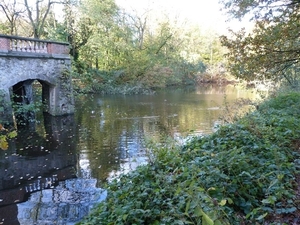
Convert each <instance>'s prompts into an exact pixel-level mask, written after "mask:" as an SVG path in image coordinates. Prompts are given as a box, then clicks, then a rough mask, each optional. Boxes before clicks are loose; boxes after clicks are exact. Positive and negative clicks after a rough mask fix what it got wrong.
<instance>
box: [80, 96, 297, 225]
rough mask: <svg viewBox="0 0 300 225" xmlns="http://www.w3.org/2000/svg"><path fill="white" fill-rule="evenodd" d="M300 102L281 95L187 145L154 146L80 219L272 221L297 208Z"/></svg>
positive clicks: (121, 221)
mask: <svg viewBox="0 0 300 225" xmlns="http://www.w3.org/2000/svg"><path fill="white" fill-rule="evenodd" d="M299 104H300V94H299V93H289V94H281V95H280V96H277V97H276V98H274V99H270V100H268V101H266V102H264V103H263V104H261V105H260V106H259V108H258V110H257V111H254V112H253V113H249V114H248V115H247V116H245V117H243V118H241V119H240V120H238V121H237V122H236V123H234V124H230V125H227V126H224V127H221V128H220V129H219V130H218V131H217V132H215V133H214V134H212V135H210V136H207V137H204V138H194V139H193V140H191V141H190V142H189V143H187V144H186V145H185V146H184V147H183V148H179V147H177V148H176V147H172V148H169V147H168V146H163V147H160V148H159V149H155V150H154V151H153V152H152V154H153V155H154V160H150V163H149V164H148V165H146V166H141V167H139V168H138V169H137V170H136V171H133V172H131V173H129V174H127V175H123V176H121V177H120V178H119V179H118V180H114V181H113V182H111V183H110V184H108V186H107V189H108V193H109V194H108V198H107V200H106V201H104V202H102V203H101V204H100V205H99V206H98V207H97V208H96V209H95V210H94V211H93V213H92V214H91V215H90V216H89V217H87V218H86V219H84V220H83V221H82V222H81V223H80V224H106V225H107V224H118V225H121V224H128V225H129V224H203V225H207V224H209V225H212V224H217V225H218V224H222V225H224V224H270V223H272V222H273V224H275V222H276V219H278V218H280V217H282V216H283V215H288V214H292V213H294V212H295V211H296V210H297V208H296V203H297V201H296V195H295V190H296V186H297V185H298V184H297V183H296V181H295V175H296V171H297V169H299V163H300V156H299V152H298V150H299V146H300V129H299V124H300V108H299ZM278 221H280V219H279V220H278ZM278 221H277V222H278ZM285 222H287V221H285ZM278 223H279V222H278ZM278 223H276V224H278Z"/></svg>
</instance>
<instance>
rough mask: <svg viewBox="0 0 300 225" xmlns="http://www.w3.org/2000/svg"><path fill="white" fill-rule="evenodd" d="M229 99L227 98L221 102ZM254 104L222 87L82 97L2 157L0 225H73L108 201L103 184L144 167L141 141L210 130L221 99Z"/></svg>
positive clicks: (25, 133) (25, 132)
mask: <svg viewBox="0 0 300 225" xmlns="http://www.w3.org/2000/svg"><path fill="white" fill-rule="evenodd" d="M225 96H226V98H225ZM240 97H243V98H251V99H253V98H254V93H252V92H251V91H247V90H239V89H236V88H234V87H231V86H227V87H211V86H209V87H199V88H191V89H182V90H171V91H161V92H158V93H157V94H155V95H151V96H101V95H93V96H82V97H80V98H78V99H77V102H76V110H77V111H76V113H75V116H63V117H51V116H49V115H45V116H44V117H43V119H41V122H40V123H37V124H35V126H34V128H35V129H30V130H29V129H26V128H25V129H21V128H20V129H19V130H18V136H17V139H16V140H14V141H12V142H11V143H10V148H9V150H7V151H1V152H0V173H1V180H0V224H1V222H2V224H9V225H14V224H23V225H27V224H69V225H71V224H74V223H75V222H76V221H78V220H79V219H80V218H82V217H83V216H84V215H86V214H87V212H88V211H89V210H90V208H91V207H92V206H93V205H94V204H96V203H98V202H99V201H101V200H103V199H104V198H105V196H106V193H105V191H104V190H102V189H101V187H103V183H104V182H107V181H108V180H110V179H112V178H113V177H115V176H117V175H119V174H120V173H124V172H128V171H130V170H132V169H135V168H136V167H137V166H138V165H141V164H143V163H147V157H146V155H145V143H144V142H145V139H149V138H150V139H152V140H155V141H158V142H160V141H162V140H163V138H164V137H165V136H171V137H173V138H176V139H178V140H182V138H184V137H185V136H186V135H188V134H193V135H203V134H207V133H210V132H212V129H213V127H214V125H216V124H217V123H218V118H219V116H220V115H222V112H223V111H222V108H223V106H224V101H225V99H226V101H227V102H229V103H230V102H233V101H234V100H236V99H237V98H240Z"/></svg>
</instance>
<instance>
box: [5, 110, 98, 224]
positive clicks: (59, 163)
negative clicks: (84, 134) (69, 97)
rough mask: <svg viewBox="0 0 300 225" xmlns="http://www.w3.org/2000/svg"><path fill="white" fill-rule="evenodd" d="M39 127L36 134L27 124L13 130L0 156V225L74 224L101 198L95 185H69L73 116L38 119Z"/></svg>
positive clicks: (85, 182)
mask: <svg viewBox="0 0 300 225" xmlns="http://www.w3.org/2000/svg"><path fill="white" fill-rule="evenodd" d="M44 121H45V122H44V124H43V125H44V126H36V129H32V127H33V126H32V124H31V126H30V127H28V126H23V127H22V126H19V127H18V135H17V137H16V138H15V139H14V140H12V141H11V142H10V143H9V149H8V150H7V151H1V152H0V177H1V180H0V224H7V225H14V224H28V225H29V224H30V225H32V224H39V225H40V224H64V223H63V222H60V223H56V222H55V223H54V221H57V220H58V218H60V220H61V221H64V220H65V222H68V221H73V222H74V221H78V219H79V218H82V217H83V216H84V215H86V213H87V211H88V209H89V208H90V207H91V202H97V201H99V200H100V199H101V198H103V196H102V195H100V194H99V193H101V192H99V189H97V188H95V185H96V180H93V179H89V180H83V179H82V180H79V179H74V178H76V177H77V176H76V171H77V163H78V160H77V154H76V141H75V140H76V137H75V136H74V135H75V133H76V132H75V129H76V124H75V121H74V116H61V117H52V116H50V115H48V114H44ZM38 127H42V128H40V129H39V128H38ZM29 128H30V129H29ZM66 180H67V181H66ZM54 187H55V188H54ZM101 194H102V193H101Z"/></svg>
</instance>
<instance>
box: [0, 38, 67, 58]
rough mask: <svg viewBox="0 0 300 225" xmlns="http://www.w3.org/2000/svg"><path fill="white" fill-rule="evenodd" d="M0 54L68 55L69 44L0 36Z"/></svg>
mask: <svg viewBox="0 0 300 225" xmlns="http://www.w3.org/2000/svg"><path fill="white" fill-rule="evenodd" d="M0 52H26V53H35V54H37V53H44V54H66V55H67V54H69V44H68V43H64V42H55V41H46V40H40V39H36V38H25V37H19V36H10V35H1V34H0Z"/></svg>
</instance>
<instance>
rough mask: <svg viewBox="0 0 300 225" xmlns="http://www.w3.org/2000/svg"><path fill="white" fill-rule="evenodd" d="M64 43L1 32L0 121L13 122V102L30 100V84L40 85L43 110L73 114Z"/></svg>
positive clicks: (31, 95)
mask: <svg viewBox="0 0 300 225" xmlns="http://www.w3.org/2000/svg"><path fill="white" fill-rule="evenodd" d="M68 47H69V46H68V44H67V43H62V42H54V41H45V40H39V39H33V38H24V37H18V36H8V35H0V121H1V123H12V122H13V109H12V101H16V102H19V103H22V104H30V103H32V102H33V91H32V89H33V88H32V83H33V82H34V81H36V80H37V81H39V82H40V84H41V85H42V101H43V104H44V106H45V107H44V111H45V112H48V113H49V114H51V115H53V116H58V115H66V114H72V113H74V98H73V89H72V85H71V75H70V70H71V59H70V56H69V49H68Z"/></svg>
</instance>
